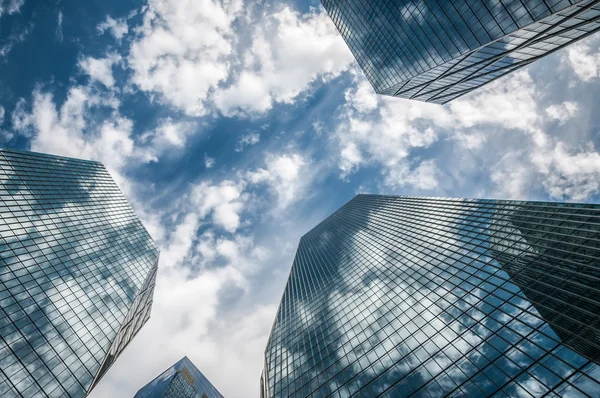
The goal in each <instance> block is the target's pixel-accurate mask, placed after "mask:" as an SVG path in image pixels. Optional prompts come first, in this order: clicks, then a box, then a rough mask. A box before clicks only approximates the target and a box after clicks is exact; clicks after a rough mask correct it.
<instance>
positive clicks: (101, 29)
mask: <svg viewBox="0 0 600 398" xmlns="http://www.w3.org/2000/svg"><path fill="white" fill-rule="evenodd" d="M96 30H97V31H98V33H99V34H104V33H105V32H110V34H111V35H112V36H113V37H114V38H115V39H117V41H121V39H122V38H123V37H124V36H125V35H126V34H127V33H128V32H129V27H128V25H127V20H126V19H125V18H117V19H113V18H111V17H110V16H108V15H107V16H106V20H105V21H104V22H101V23H100V24H98V26H96Z"/></svg>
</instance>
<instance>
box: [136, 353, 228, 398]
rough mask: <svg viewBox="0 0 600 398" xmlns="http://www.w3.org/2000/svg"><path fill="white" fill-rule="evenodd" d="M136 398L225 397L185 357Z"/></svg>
mask: <svg viewBox="0 0 600 398" xmlns="http://www.w3.org/2000/svg"><path fill="white" fill-rule="evenodd" d="M134 398H223V396H222V395H221V393H219V391H217V389H216V388H215V387H214V386H213V385H212V384H211V383H210V381H208V379H207V378H206V377H204V375H203V374H202V372H200V371H199V370H198V368H197V367H196V366H194V364H193V363H192V361H190V360H189V359H188V357H183V358H182V359H180V360H179V361H178V362H177V363H176V364H175V365H173V366H171V367H170V368H169V369H167V370H165V371H164V372H163V373H162V374H161V375H160V376H158V377H157V378H156V379H154V380H152V381H151V382H150V383H148V384H146V385H145V386H144V387H143V388H141V389H140V390H139V391H138V392H137V394H135V396H134Z"/></svg>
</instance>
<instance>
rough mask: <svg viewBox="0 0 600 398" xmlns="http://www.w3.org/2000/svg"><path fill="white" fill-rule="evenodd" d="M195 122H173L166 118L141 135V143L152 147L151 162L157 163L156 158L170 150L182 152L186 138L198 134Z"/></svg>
mask: <svg viewBox="0 0 600 398" xmlns="http://www.w3.org/2000/svg"><path fill="white" fill-rule="evenodd" d="M198 131H199V128H198V124H197V123H196V122H192V121H184V120H178V121H174V120H173V119H172V118H170V117H167V118H164V119H160V120H159V121H158V125H157V126H156V128H155V129H154V130H152V131H149V132H147V133H145V134H143V135H142V137H141V138H140V140H141V141H143V142H149V143H150V145H151V147H152V160H154V161H158V157H159V156H161V155H163V154H165V153H167V152H168V151H171V150H179V151H181V150H183V149H184V148H185V143H186V141H187V138H188V137H189V136H191V135H193V134H195V133H198Z"/></svg>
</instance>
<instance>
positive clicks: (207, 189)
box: [191, 180, 248, 232]
mask: <svg viewBox="0 0 600 398" xmlns="http://www.w3.org/2000/svg"><path fill="white" fill-rule="evenodd" d="M244 188H245V183H244V182H243V181H231V180H225V181H221V182H220V183H219V184H212V183H211V182H209V181H208V182H207V181H203V182H201V183H200V184H198V185H196V186H195V187H194V188H193V190H192V193H191V195H192V203H193V205H194V206H195V208H196V209H197V211H198V212H199V215H200V217H202V218H204V217H207V216H209V215H210V216H211V217H212V223H213V224H215V225H218V226H220V227H221V228H223V229H224V230H226V231H229V232H235V231H236V230H237V229H238V228H239V226H240V224H241V222H240V218H241V213H242V211H243V210H244V204H245V203H246V201H247V199H248V197H247V195H246V194H245V193H244V192H243V191H244Z"/></svg>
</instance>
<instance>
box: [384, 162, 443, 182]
mask: <svg viewBox="0 0 600 398" xmlns="http://www.w3.org/2000/svg"><path fill="white" fill-rule="evenodd" d="M437 175H438V170H437V166H436V164H435V160H424V161H422V162H421V163H419V165H418V166H417V167H415V168H414V169H410V167H409V166H408V164H405V163H401V164H399V165H398V166H396V167H394V168H391V169H390V171H389V172H388V173H387V175H386V176H385V180H384V183H385V185H387V186H389V187H394V188H398V187H404V186H407V185H410V186H413V187H415V188H418V189H435V188H437V186H438V178H437Z"/></svg>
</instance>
